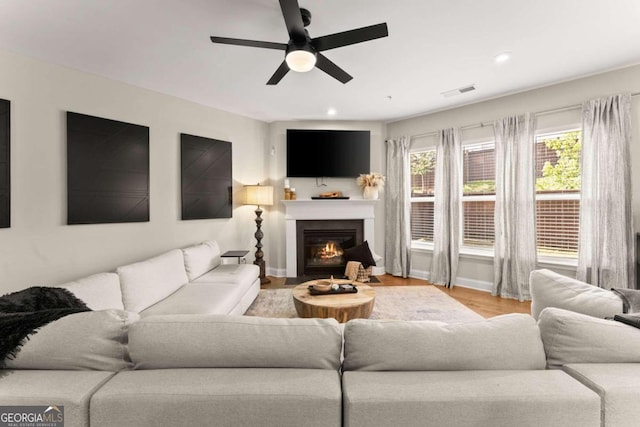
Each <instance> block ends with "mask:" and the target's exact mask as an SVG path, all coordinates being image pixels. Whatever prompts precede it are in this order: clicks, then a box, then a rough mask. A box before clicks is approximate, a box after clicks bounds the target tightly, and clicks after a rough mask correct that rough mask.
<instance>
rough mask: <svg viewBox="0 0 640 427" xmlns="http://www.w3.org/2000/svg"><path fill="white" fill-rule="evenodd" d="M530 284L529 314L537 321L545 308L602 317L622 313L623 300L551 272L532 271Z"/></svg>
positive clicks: (605, 290) (605, 291)
mask: <svg viewBox="0 0 640 427" xmlns="http://www.w3.org/2000/svg"><path fill="white" fill-rule="evenodd" d="M529 282H530V289H531V315H532V316H533V317H534V318H536V319H537V318H538V316H539V315H540V312H541V311H542V310H543V309H544V308H545V307H558V308H564V309H565V310H571V311H575V312H578V313H583V314H588V315H590V316H594V317H601V318H605V317H609V316H613V315H614V314H618V313H622V299H621V298H620V297H619V296H617V295H616V294H614V293H613V292H611V291H609V290H607V289H602V288H599V287H597V286H593V285H590V284H588V283H585V282H581V281H579V280H576V279H572V278H570V277H567V276H563V275H562V274H558V273H556V272H553V271H551V270H546V269H542V270H534V271H532V272H531V275H530V278H529Z"/></svg>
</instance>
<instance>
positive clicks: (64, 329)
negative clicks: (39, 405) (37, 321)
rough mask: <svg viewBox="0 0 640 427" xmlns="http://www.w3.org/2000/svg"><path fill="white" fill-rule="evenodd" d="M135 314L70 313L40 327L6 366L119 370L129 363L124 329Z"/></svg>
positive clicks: (109, 311)
mask: <svg viewBox="0 0 640 427" xmlns="http://www.w3.org/2000/svg"><path fill="white" fill-rule="evenodd" d="M138 318H139V316H138V315H137V314H136V313H128V312H126V311H122V310H103V311H87V312H82V313H76V314H70V315H68V316H65V317H63V318H61V319H58V320H56V321H53V322H51V323H48V324H47V325H45V326H43V327H41V328H40V329H39V330H38V331H37V332H36V333H35V334H33V335H30V336H29V339H28V340H27V341H26V342H25V343H24V344H23V345H22V347H21V348H20V350H19V351H18V353H17V354H16V356H15V358H13V359H9V358H7V359H5V364H6V367H7V368H8V369H70V370H74V369H76V370H79V369H93V370H98V371H120V370H122V369H127V368H130V367H131V366H132V363H131V361H130V359H129V356H128V352H127V345H126V344H127V329H128V327H129V325H130V324H131V323H132V322H134V321H136V320H137V319H138Z"/></svg>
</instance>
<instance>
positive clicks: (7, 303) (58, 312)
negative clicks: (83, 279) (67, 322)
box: [0, 286, 90, 368]
mask: <svg viewBox="0 0 640 427" xmlns="http://www.w3.org/2000/svg"><path fill="white" fill-rule="evenodd" d="M82 311H90V309H89V307H87V305H86V304H85V303H84V302H83V301H82V300H80V299H78V298H76V296H75V295H73V293H72V292H71V291H69V290H67V289H63V288H49V287H44V286H33V287H31V288H27V289H24V290H22V291H18V292H13V293H11V294H7V295H4V296H2V297H0V368H4V366H5V364H4V361H5V359H6V358H9V359H13V358H14V357H15V356H16V354H17V353H18V351H20V347H21V346H22V345H23V344H24V343H25V342H26V341H27V340H28V339H29V336H30V335H32V334H35V333H36V332H37V330H38V329H39V328H41V327H42V326H44V325H46V324H47V323H49V322H53V321H54V320H58V319H60V318H61V317H64V316H66V315H68V314H73V313H80V312H82Z"/></svg>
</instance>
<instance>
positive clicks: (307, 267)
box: [296, 219, 364, 277]
mask: <svg viewBox="0 0 640 427" xmlns="http://www.w3.org/2000/svg"><path fill="white" fill-rule="evenodd" d="M363 236H364V222H363V220H361V219H332V220H298V221H296V248H297V254H296V257H297V267H298V269H297V271H298V276H326V277H328V276H329V275H333V276H335V277H342V276H344V269H345V267H346V261H345V259H344V256H343V253H344V250H345V249H349V248H352V247H354V246H357V245H359V244H361V243H362V242H363V241H364V237H363Z"/></svg>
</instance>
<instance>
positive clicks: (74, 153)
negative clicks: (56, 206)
mask: <svg viewBox="0 0 640 427" xmlns="http://www.w3.org/2000/svg"><path fill="white" fill-rule="evenodd" d="M144 221H149V128H148V127H146V126H140V125H134V124H131V123H124V122H119V121H116V120H109V119H103V118H100V117H93V116H87V115H84V114H78V113H72V112H67V224H99V223H118V222H144Z"/></svg>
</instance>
